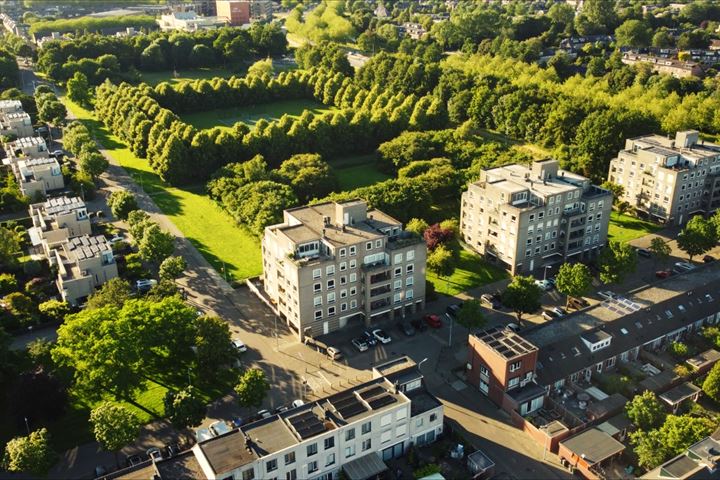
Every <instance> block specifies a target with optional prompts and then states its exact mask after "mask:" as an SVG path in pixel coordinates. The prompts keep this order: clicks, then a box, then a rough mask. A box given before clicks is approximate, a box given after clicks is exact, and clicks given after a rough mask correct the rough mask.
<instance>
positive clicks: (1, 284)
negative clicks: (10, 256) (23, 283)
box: [0, 273, 18, 295]
mask: <svg viewBox="0 0 720 480" xmlns="http://www.w3.org/2000/svg"><path fill="white" fill-rule="evenodd" d="M17 287H18V284H17V279H16V278H15V275H13V274H11V273H3V274H0V295H7V294H8V293H11V292H14V291H17Z"/></svg>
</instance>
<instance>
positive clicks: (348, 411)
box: [337, 402, 366, 419]
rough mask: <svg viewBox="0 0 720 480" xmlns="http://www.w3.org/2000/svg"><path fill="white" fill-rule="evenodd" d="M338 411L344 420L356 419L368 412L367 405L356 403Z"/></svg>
mask: <svg viewBox="0 0 720 480" xmlns="http://www.w3.org/2000/svg"><path fill="white" fill-rule="evenodd" d="M337 411H338V413H339V414H340V415H342V417H343V418H345V419H348V418H350V417H354V416H355V415H359V414H361V413H364V412H366V409H365V405H363V404H362V403H360V402H355V403H354V404H348V405H346V406H345V407H343V408H338V409H337Z"/></svg>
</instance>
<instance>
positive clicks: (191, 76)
mask: <svg viewBox="0 0 720 480" xmlns="http://www.w3.org/2000/svg"><path fill="white" fill-rule="evenodd" d="M233 75H239V73H238V72H235V71H233V70H229V69H227V68H197V69H194V70H178V71H177V76H175V72H173V71H172V70H164V71H162V72H144V73H142V74H141V75H140V81H141V82H144V83H147V84H148V85H151V86H153V87H154V86H155V85H157V84H158V83H162V82H170V83H179V82H184V81H187V80H203V79H204V80H210V79H213V78H215V77H223V78H230V77H232V76H233Z"/></svg>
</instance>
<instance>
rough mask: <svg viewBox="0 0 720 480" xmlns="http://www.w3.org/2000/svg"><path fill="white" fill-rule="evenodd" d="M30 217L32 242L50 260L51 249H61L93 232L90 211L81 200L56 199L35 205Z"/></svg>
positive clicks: (32, 206)
mask: <svg viewBox="0 0 720 480" xmlns="http://www.w3.org/2000/svg"><path fill="white" fill-rule="evenodd" d="M29 214H30V218H31V219H32V223H33V226H32V227H31V228H29V229H28V234H29V235H30V241H31V243H32V245H33V246H34V247H39V248H41V249H42V251H43V253H44V254H45V257H46V258H48V259H51V260H54V256H53V255H52V254H51V251H52V249H54V248H59V247H61V245H62V243H64V242H66V241H67V240H68V239H69V238H73V237H79V236H81V235H90V233H91V232H92V227H91V225H90V218H89V217H88V212H87V207H86V206H85V202H83V201H82V200H81V199H80V197H57V198H51V199H49V200H47V201H46V202H42V203H35V204H32V205H30V208H29Z"/></svg>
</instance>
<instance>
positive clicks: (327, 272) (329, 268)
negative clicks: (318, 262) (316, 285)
mask: <svg viewBox="0 0 720 480" xmlns="http://www.w3.org/2000/svg"><path fill="white" fill-rule="evenodd" d="M325 275H335V265H328V266H327V267H325Z"/></svg>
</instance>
